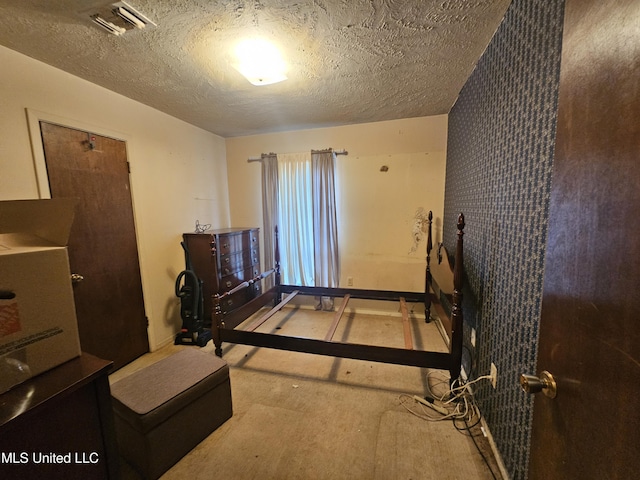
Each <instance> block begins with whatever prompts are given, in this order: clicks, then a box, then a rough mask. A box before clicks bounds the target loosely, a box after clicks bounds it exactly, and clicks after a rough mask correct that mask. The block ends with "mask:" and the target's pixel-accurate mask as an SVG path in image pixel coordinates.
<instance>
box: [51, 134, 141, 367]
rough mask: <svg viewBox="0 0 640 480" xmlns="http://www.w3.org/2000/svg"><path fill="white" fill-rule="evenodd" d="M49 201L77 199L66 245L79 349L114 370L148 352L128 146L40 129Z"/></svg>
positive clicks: (116, 142)
mask: <svg viewBox="0 0 640 480" xmlns="http://www.w3.org/2000/svg"><path fill="white" fill-rule="evenodd" d="M40 129H41V131H42V139H43V145H44V153H45V159H46V163H47V173H48V176H49V186H50V189H51V196H52V197H53V198H56V197H73V198H78V199H79V202H78V208H77V210H76V216H75V220H74V222H73V227H72V229H71V235H70V239H69V263H70V266H71V271H72V273H76V274H79V275H81V276H82V277H83V280H82V281H81V282H78V283H74V289H73V291H74V295H75V303H76V314H77V316H78V328H79V332H80V344H81V346H82V350H83V351H85V352H87V353H91V354H93V355H95V356H97V357H100V358H103V359H106V360H112V361H113V362H114V367H115V368H120V367H122V366H123V365H126V364H127V363H129V362H130V361H132V360H133V359H135V358H137V357H139V356H140V355H142V354H144V353H145V352H147V351H148V350H149V343H148V337H147V319H146V315H145V311H144V303H143V296H142V283H141V280H140V267H139V263H138V250H137V244H136V233H135V225H134V219H133V208H132V204H131V193H130V189H129V169H128V162H127V152H126V144H125V142H123V141H121V140H115V139H112V138H108V137H102V136H99V135H95V134H92V133H88V132H83V131H79V130H74V129H71V128H66V127H62V126H58V125H53V124H50V123H45V122H41V123H40Z"/></svg>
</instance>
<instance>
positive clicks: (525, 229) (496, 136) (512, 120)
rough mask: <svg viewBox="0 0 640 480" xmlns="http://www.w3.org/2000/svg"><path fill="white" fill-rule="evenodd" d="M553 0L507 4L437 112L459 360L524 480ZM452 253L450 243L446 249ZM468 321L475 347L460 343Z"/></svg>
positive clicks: (512, 468) (548, 127)
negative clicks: (459, 241)
mask: <svg viewBox="0 0 640 480" xmlns="http://www.w3.org/2000/svg"><path fill="white" fill-rule="evenodd" d="M563 11H564V0H514V1H513V2H512V4H511V6H510V7H509V9H508V10H507V13H506V15H505V18H504V20H503V22H502V24H501V26H500V27H499V29H498V30H497V32H496V34H495V36H494V38H493V39H492V41H491V44H490V45H489V47H488V48H487V50H486V51H485V53H484V55H483V56H482V58H481V59H480V61H479V63H478V65H477V67H476V69H475V70H474V72H473V73H472V75H471V76H470V78H469V80H468V81H467V83H466V85H465V86H464V88H463V90H462V92H461V94H460V97H459V99H458V101H457V102H456V104H455V106H454V107H453V109H452V110H451V112H450V114H449V133H448V136H449V139H448V147H447V174H446V187H445V212H444V225H445V229H444V231H445V233H444V243H445V245H446V246H447V247H448V248H452V247H453V245H454V243H455V228H447V226H455V224H456V217H457V214H458V213H459V212H464V214H465V220H466V228H465V237H464V240H465V271H466V276H467V279H466V282H467V286H466V289H465V291H464V294H465V297H464V315H465V344H466V347H467V348H466V349H465V358H464V367H465V369H466V371H467V372H472V376H474V377H476V376H479V375H484V374H488V373H489V370H490V364H491V362H494V363H495V364H496V366H497V368H498V387H497V389H496V390H494V389H493V388H492V387H491V386H490V384H489V383H488V382H486V383H485V384H483V386H482V387H480V388H479V390H478V392H477V397H478V399H479V402H480V406H481V409H482V412H483V414H484V415H485V418H486V421H487V424H488V426H489V429H490V430H491V433H492V435H493V437H494V440H495V442H496V445H497V447H498V449H499V451H500V453H501V455H502V458H503V460H504V463H505V466H506V468H507V470H508V471H509V474H510V475H511V477H512V478H514V479H526V478H527V465H528V462H529V443H530V435H531V422H532V414H533V398H532V397H531V396H529V395H526V394H524V393H523V392H522V391H521V390H520V387H519V383H518V378H519V375H520V373H528V372H531V373H534V372H536V357H537V343H538V326H539V320H540V312H541V301H542V279H543V270H544V254H545V248H546V238H547V222H548V207H549V195H550V189H551V170H552V164H553V152H554V144H555V130H556V110H557V91H558V81H559V71H560V51H561V45H562V20H563ZM451 251H452V250H451ZM472 328H474V329H476V338H477V342H476V347H475V348H473V347H472V346H471V344H470V332H471V329H472Z"/></svg>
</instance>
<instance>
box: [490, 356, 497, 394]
mask: <svg viewBox="0 0 640 480" xmlns="http://www.w3.org/2000/svg"><path fill="white" fill-rule="evenodd" d="M491 385H492V386H493V388H496V387H497V385H498V367H496V364H495V363H493V362H491Z"/></svg>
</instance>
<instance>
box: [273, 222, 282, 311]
mask: <svg viewBox="0 0 640 480" xmlns="http://www.w3.org/2000/svg"><path fill="white" fill-rule="evenodd" d="M273 249H274V251H273V259H274V262H275V265H274V268H275V271H276V279H275V283H276V285H275V287H276V298H275V303H274V305H277V304H279V303H280V302H281V301H282V293H280V243H279V240H278V226H277V225H276V227H275V229H274V242H273Z"/></svg>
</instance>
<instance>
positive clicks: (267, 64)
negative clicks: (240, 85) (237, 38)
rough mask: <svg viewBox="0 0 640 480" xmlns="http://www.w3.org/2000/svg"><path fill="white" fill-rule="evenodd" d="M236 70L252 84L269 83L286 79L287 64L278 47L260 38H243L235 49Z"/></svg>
mask: <svg viewBox="0 0 640 480" xmlns="http://www.w3.org/2000/svg"><path fill="white" fill-rule="evenodd" d="M235 54H236V58H237V59H238V63H237V64H235V65H234V68H235V69H236V70H238V71H239V72H240V73H241V74H242V75H244V77H245V78H246V79H247V80H249V82H251V83H252V84H253V85H257V86H262V85H271V84H273V83H278V82H282V81H284V80H286V79H287V75H286V71H287V66H286V64H285V62H284V60H283V58H282V55H281V54H280V51H279V50H278V48H277V47H276V46H275V45H273V44H272V43H270V42H267V41H266V40H261V39H255V38H252V39H248V40H243V41H242V42H240V43H239V44H238V45H237V46H236V50H235Z"/></svg>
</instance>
